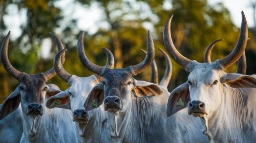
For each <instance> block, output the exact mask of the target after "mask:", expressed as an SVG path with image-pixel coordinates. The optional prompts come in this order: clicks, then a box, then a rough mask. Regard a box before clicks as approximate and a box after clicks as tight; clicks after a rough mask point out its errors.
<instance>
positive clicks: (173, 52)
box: [163, 16, 191, 68]
mask: <svg viewBox="0 0 256 143" xmlns="http://www.w3.org/2000/svg"><path fill="white" fill-rule="evenodd" d="M172 17H173V16H171V17H170V18H169V19H168V20H167V22H166V24H165V26H164V32H163V36H164V47H165V48H166V50H167V52H168V53H169V55H170V56H171V57H172V59H173V60H174V61H176V62H177V63H178V64H179V65H180V66H182V67H183V68H186V66H187V65H188V64H189V63H190V62H191V60H190V59H188V58H186V57H184V56H183V55H181V54H180V53H179V51H178V50H177V49H176V47H175V46H174V43H173V41H172V37H171V28H170V27H171V21H172Z"/></svg>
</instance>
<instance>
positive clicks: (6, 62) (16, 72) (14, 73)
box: [1, 31, 24, 80]
mask: <svg viewBox="0 0 256 143" xmlns="http://www.w3.org/2000/svg"><path fill="white" fill-rule="evenodd" d="M10 33H11V32H10V31H9V32H8V34H7V35H6V37H5V39H4V42H3V44H2V47H1V60H2V63H3V66H4V68H5V70H6V71H7V72H8V73H9V74H10V75H12V76H13V77H15V78H16V79H17V80H20V78H21V77H22V76H23V75H24V73H23V72H21V71H19V70H17V69H15V68H14V67H13V66H12V65H11V63H10V61H9V59H8V45H9V41H10Z"/></svg>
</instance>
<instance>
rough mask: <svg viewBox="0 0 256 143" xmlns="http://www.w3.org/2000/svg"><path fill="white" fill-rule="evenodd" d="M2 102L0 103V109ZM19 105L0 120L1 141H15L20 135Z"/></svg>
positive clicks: (20, 114) (9, 142) (15, 142)
mask: <svg viewBox="0 0 256 143" xmlns="http://www.w3.org/2000/svg"><path fill="white" fill-rule="evenodd" d="M1 107H2V104H0V109H1ZM21 112H22V111H21V107H18V109H17V110H16V111H14V112H13V113H11V114H10V115H8V116H7V117H6V118H4V119H2V120H0V141H1V143H17V142H19V141H20V139H21V136H22V132H23V130H22V124H21V123H22V113H21Z"/></svg>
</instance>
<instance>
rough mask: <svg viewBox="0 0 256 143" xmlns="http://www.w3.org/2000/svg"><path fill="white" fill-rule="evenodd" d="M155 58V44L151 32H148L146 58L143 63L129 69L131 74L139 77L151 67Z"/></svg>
mask: <svg viewBox="0 0 256 143" xmlns="http://www.w3.org/2000/svg"><path fill="white" fill-rule="evenodd" d="M154 57H155V48H154V42H153V39H152V37H151V34H150V32H149V31H148V36H147V54H146V57H145V59H144V60H143V61H142V62H141V63H139V64H137V65H133V66H130V67H129V69H130V70H131V73H132V74H133V75H137V74H139V73H141V72H143V71H144V69H145V68H147V67H148V66H149V65H151V63H152V62H153V60H154Z"/></svg>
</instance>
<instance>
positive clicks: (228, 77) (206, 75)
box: [164, 12, 256, 117]
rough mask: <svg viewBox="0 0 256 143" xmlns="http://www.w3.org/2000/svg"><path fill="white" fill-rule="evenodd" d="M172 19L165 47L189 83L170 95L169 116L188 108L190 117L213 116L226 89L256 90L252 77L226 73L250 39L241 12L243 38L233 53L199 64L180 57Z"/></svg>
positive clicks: (168, 26) (165, 33) (241, 37)
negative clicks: (174, 38) (173, 39)
mask: <svg viewBox="0 0 256 143" xmlns="http://www.w3.org/2000/svg"><path fill="white" fill-rule="evenodd" d="M171 19H172V17H170V19H169V20H168V21H167V23H166V25H165V29H164V44H165V48H166V49H167V51H168V53H169V54H170V56H171V57H172V58H173V59H174V60H175V61H176V62H177V63H178V64H179V65H181V66H182V67H184V68H185V69H186V70H187V71H188V72H190V74H189V76H188V81H187V82H186V83H184V84H182V85H180V86H179V87H177V88H176V89H174V90H173V91H172V92H171V95H170V98H169V101H168V110H167V114H168V116H171V115H172V114H174V113H176V112H177V111H179V110H181V109H183V108H185V107H188V112H189V114H192V115H194V116H199V117H211V116H212V115H213V114H215V113H216V111H217V110H218V108H219V107H220V105H221V104H222V103H223V99H224V98H223V97H224V96H225V95H226V94H225V93H224V88H231V87H232V88H243V87H255V83H256V80H255V78H253V77H252V76H248V75H241V74H237V73H226V72H224V70H225V69H226V68H228V67H229V66H230V65H232V64H233V63H235V62H236V61H237V60H238V59H239V57H241V55H242V54H243V52H244V50H245V48H246V43H247V39H248V27H247V22H246V18H245V16H244V13H243V12H242V24H241V32H240V37H239V40H238V42H237V45H236V47H235V48H234V50H233V51H232V52H231V53H230V54H229V55H228V56H226V57H224V58H223V59H221V60H216V61H214V62H212V63H210V62H207V63H198V62H196V61H192V60H190V59H188V58H186V57H184V56H183V55H181V54H180V53H179V52H178V51H177V50H176V48H175V46H174V44H173V42H172V38H171V34H170V32H171V31H170V24H171Z"/></svg>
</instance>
